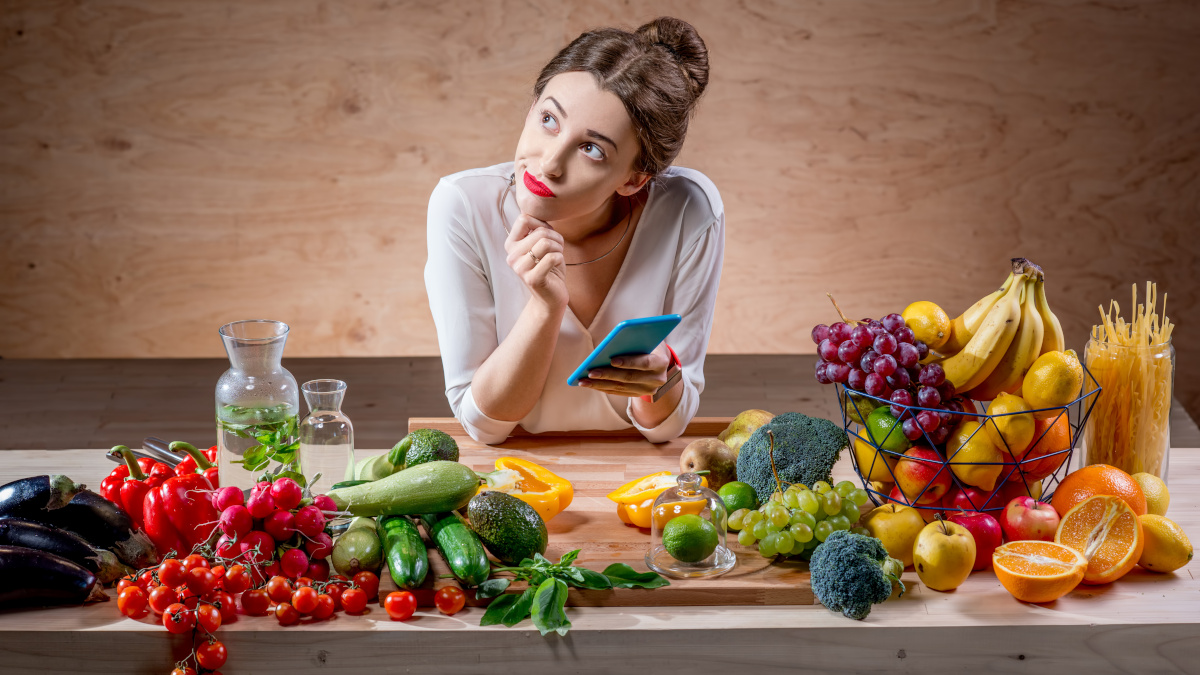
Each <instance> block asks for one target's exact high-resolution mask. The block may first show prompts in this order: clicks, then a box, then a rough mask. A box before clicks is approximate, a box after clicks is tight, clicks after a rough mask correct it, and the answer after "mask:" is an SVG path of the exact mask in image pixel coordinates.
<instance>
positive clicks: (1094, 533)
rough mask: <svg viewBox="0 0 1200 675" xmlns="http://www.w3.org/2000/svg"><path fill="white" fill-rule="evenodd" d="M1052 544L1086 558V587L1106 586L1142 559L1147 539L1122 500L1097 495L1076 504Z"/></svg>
mask: <svg viewBox="0 0 1200 675" xmlns="http://www.w3.org/2000/svg"><path fill="white" fill-rule="evenodd" d="M1054 541H1055V542H1056V543H1059V544H1064V545H1066V546H1070V547H1071V548H1073V549H1075V550H1076V551H1079V553H1081V554H1083V557H1084V558H1086V559H1087V561H1088V566H1087V572H1085V573H1084V575H1083V583H1085V584H1107V583H1110V582H1113V581H1116V580H1117V579H1120V578H1121V577H1123V576H1125V574H1126V573H1127V572H1129V570H1131V569H1133V566H1134V565H1136V564H1137V561H1138V559H1139V558H1141V557H1142V548H1143V547H1144V546H1145V543H1146V537H1145V535H1144V534H1143V533H1142V524H1141V522H1139V521H1138V517H1137V514H1135V513H1134V512H1133V509H1132V508H1130V507H1129V504H1127V503H1125V500H1124V499H1121V498H1120V497H1114V496H1112V495H1099V496H1096V497H1090V498H1088V499H1085V500H1083V501H1082V502H1079V504H1077V505H1076V506H1075V507H1074V508H1072V509H1071V510H1070V511H1067V514H1066V515H1065V516H1063V517H1062V520H1061V521H1060V522H1059V523H1058V531H1057V532H1055V533H1054Z"/></svg>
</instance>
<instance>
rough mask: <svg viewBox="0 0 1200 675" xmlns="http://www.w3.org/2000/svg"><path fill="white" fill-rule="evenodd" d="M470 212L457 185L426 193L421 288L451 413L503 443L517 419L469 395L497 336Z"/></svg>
mask: <svg viewBox="0 0 1200 675" xmlns="http://www.w3.org/2000/svg"><path fill="white" fill-rule="evenodd" d="M470 214H471V211H470V207H469V205H468V203H467V199H466V196H465V195H464V194H463V192H462V189H461V188H459V187H458V186H456V185H454V184H453V183H451V182H449V181H446V180H442V181H440V182H439V183H438V185H437V187H436V188H434V190H433V195H432V196H431V197H430V198H429V221H428V227H427V233H426V235H427V236H426V240H427V241H428V247H429V259H428V261H427V262H426V263H425V291H426V292H427V293H428V294H429V309H430V311H431V312H432V314H433V323H434V325H435V326H436V327H437V335H438V348H439V350H440V351H441V356H442V369H443V371H444V375H445V379H446V398H447V399H448V400H449V402H450V408H451V410H453V411H454V417H455V418H457V419H458V421H459V423H460V424H462V426H463V428H464V429H466V431H467V433H468V434H470V435H471V438H473V439H475V440H476V441H479V442H481V443H488V444H493V443H502V442H504V440H505V439H506V438H508V435H509V434H510V433H512V430H513V428H514V427H516V426H517V423H516V422H506V421H503V420H494V419H492V418H490V417H488V416H487V415H485V414H483V412H482V411H480V409H479V406H478V405H476V404H475V398H474V397H473V396H472V395H471V380H472V379H473V378H474V377H475V371H476V369H478V368H479V366H480V365H481V364H482V363H483V362H484V361H485V360H487V358H488V356H490V355H491V353H492V352H494V351H495V350H496V347H497V346H499V339H498V337H497V335H496V308H495V303H494V301H493V299H492V288H491V283H490V281H489V279H488V277H487V270H486V269H485V267H484V265H483V262H482V259H481V252H480V247H479V244H478V242H477V241H476V240H475V238H474V236H473V234H472V232H471V228H470V223H471V215H470Z"/></svg>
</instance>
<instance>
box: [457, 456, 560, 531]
mask: <svg viewBox="0 0 1200 675" xmlns="http://www.w3.org/2000/svg"><path fill="white" fill-rule="evenodd" d="M482 477H483V480H484V484H483V485H481V486H479V490H478V491H477V493H478V492H483V491H484V490H496V491H497V492H506V493H508V494H510V495H512V496H514V497H516V498H517V499H520V500H521V501H523V502H525V503H526V504H529V505H530V506H532V507H533V509H534V510H535V511H537V512H538V515H539V516H541V517H542V520H545V521H549V520H550V519H551V518H553V517H554V516H556V515H558V514H560V513H562V512H563V511H565V510H566V508H567V507H568V506H570V505H571V500H572V499H574V497H575V488H574V487H573V486H572V485H571V481H569V480H567V479H566V478H563V477H562V476H558V475H556V474H554V473H553V472H551V471H550V470H549V469H547V468H546V467H544V466H541V465H538V464H534V463H533V462H530V461H529V460H525V459H518V458H516V457H500V458H499V459H497V460H496V470H495V471H493V472H491V473H486V474H482Z"/></svg>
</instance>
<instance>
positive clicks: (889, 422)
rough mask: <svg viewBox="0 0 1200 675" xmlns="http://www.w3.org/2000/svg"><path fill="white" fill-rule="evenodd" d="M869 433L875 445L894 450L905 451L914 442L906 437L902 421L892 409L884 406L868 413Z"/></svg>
mask: <svg viewBox="0 0 1200 675" xmlns="http://www.w3.org/2000/svg"><path fill="white" fill-rule="evenodd" d="M866 426H867V433H868V434H870V436H871V440H872V441H874V442H875V445H878V446H879V447H881V448H883V449H884V450H890V451H892V452H904V451H905V450H907V449H908V448H909V446H911V445H912V444H911V443H909V442H908V439H907V438H905V437H904V431H903V430H902V429H901V428H900V422H899V421H898V420H897V419H896V418H895V417H893V416H892V411H891V410H889V409H888V408H887V406H883V407H880V408H876V409H875V410H872V411H871V414H870V415H867V425H866Z"/></svg>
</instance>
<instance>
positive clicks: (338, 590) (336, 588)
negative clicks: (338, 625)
mask: <svg viewBox="0 0 1200 675" xmlns="http://www.w3.org/2000/svg"><path fill="white" fill-rule="evenodd" d="M345 592H346V586H345V585H343V584H329V585H328V586H326V587H325V594H326V595H328V596H329V597H330V598H332V599H333V609H334V611H337V610H339V609H341V608H342V593H345Z"/></svg>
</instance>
